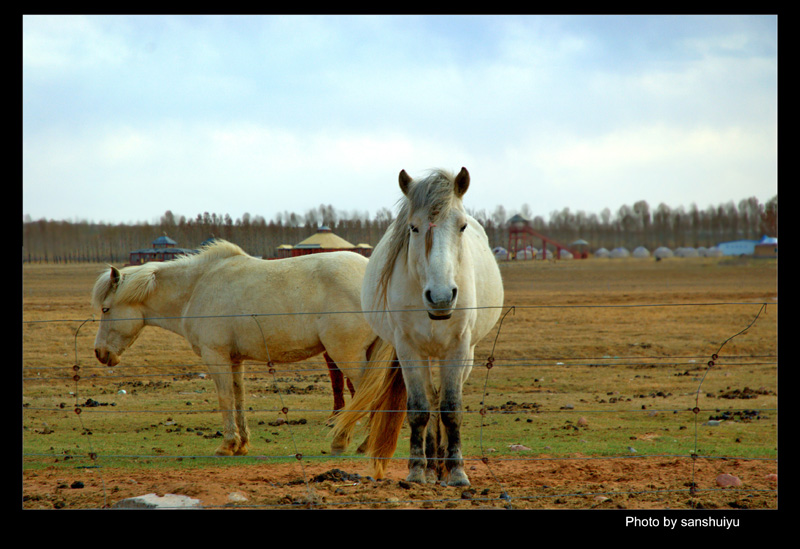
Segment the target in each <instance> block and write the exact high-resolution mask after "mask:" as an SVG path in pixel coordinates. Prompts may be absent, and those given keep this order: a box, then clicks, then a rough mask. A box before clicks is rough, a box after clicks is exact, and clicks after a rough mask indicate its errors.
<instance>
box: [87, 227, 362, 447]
mask: <svg viewBox="0 0 800 549" xmlns="http://www.w3.org/2000/svg"><path fill="white" fill-rule="evenodd" d="M367 262H368V260H367V259H366V258H365V257H363V256H361V255H359V254H356V253H353V252H329V253H318V254H310V255H305V256H300V257H295V258H287V259H281V260H277V261H268V260H263V259H257V258H255V257H252V256H250V255H248V254H246V253H245V252H244V251H243V250H242V249H241V248H239V247H238V246H236V245H235V244H231V243H229V242H226V241H223V240H218V241H216V242H215V243H213V244H211V245H210V246H208V247H205V248H204V249H203V250H202V251H201V253H199V254H197V255H187V256H183V257H180V258H178V259H175V260H172V261H167V262H163V263H159V262H151V263H146V264H144V265H137V266H129V267H125V268H123V269H121V270H118V269H116V268H115V267H110V268H109V269H108V270H107V271H105V272H104V273H103V274H101V275H100V277H99V278H98V279H97V282H96V283H95V285H94V289H93V291H92V305H93V306H94V307H95V308H96V309H99V310H101V311H102V316H101V319H100V327H99V328H98V330H97V337H96V339H95V355H96V356H97V359H98V360H99V361H100V362H101V363H103V364H108V365H109V366H115V365H116V364H118V363H119V361H120V355H121V354H122V353H123V352H124V351H125V350H126V349H127V348H128V347H130V345H131V344H132V343H133V342H134V341H135V340H136V338H137V337H138V336H139V333H140V332H141V331H142V329H143V328H144V327H145V326H159V327H161V328H164V329H167V330H169V331H172V332H174V333H176V334H179V335H181V336H183V337H184V338H186V340H187V341H188V342H189V344H190V345H191V346H192V349H193V350H194V352H195V353H196V354H197V355H199V356H200V357H201V358H202V360H203V362H204V363H205V365H206V367H207V368H208V371H209V372H210V374H211V377H212V378H213V380H214V383H215V385H216V389H217V396H218V398H219V406H220V409H221V411H222V418H223V431H222V432H223V442H222V444H221V445H220V446H219V447H218V448H217V450H216V453H217V455H244V454H246V453H247V451H248V445H249V441H250V431H249V429H248V427H247V421H246V419H245V415H244V375H243V374H244V372H243V366H242V361H243V360H258V361H264V362H266V361H272V362H273V363H285V362H297V361H300V360H304V359H307V358H310V357H313V356H316V355H318V354H320V353H324V354H325V358H326V360H327V361H328V363H329V367H332V368H333V367H335V365H331V364H330V363H331V362H334V363H336V364H338V365H341V366H344V368H343V369H344V370H345V371H346V372H347V376H348V380H352V381H353V382H354V383H355V384H356V386H357V385H358V380H359V379H360V377H361V373H362V370H363V368H364V364H365V362H366V361H367V360H368V358H369V356H370V355H371V352H372V350H373V349H374V348H375V347H377V343H378V342H377V340H376V339H377V338H376V336H375V334H374V333H373V332H372V330H371V329H370V327H369V325H368V324H367V323H366V322H365V320H364V317H363V315H362V313H361V301H360V292H361V281H362V279H363V276H364V271H365V269H366V265H367ZM348 311H350V312H348ZM333 312H336V313H338V314H331V313H333ZM332 377H333V376H332ZM342 404H343V403H342Z"/></svg>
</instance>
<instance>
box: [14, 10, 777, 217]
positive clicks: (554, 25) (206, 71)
mask: <svg viewBox="0 0 800 549" xmlns="http://www.w3.org/2000/svg"><path fill="white" fill-rule="evenodd" d="M22 31H23V32H22V54H23V55H22V69H23V70H22V91H23V94H22V95H23V104H22V107H23V109H22V123H23V134H22V152H23V155H22V175H23V180H22V191H23V192H22V213H23V216H26V215H29V216H30V217H31V218H33V219H34V220H36V219H41V218H46V219H57V220H88V221H95V222H105V223H122V222H125V223H128V222H136V221H146V222H151V223H152V222H156V221H157V220H158V219H159V218H160V217H161V215H162V214H163V213H164V212H165V211H166V210H171V211H172V212H173V213H174V214H175V215H177V216H180V215H185V216H186V217H187V218H193V217H196V216H197V214H199V213H203V212H211V213H217V214H226V213H227V214H230V215H231V217H233V218H234V219H236V218H239V217H241V216H242V215H243V214H244V213H245V212H247V213H249V214H251V215H252V216H256V215H261V216H264V217H265V218H266V219H268V220H269V219H274V217H275V214H276V213H278V212H284V211H289V212H296V213H298V214H303V213H305V212H306V211H307V210H309V209H312V208H317V207H318V206H319V205H321V204H324V205H332V206H333V207H334V208H336V209H337V210H340V211H344V212H353V211H358V212H368V213H369V215H370V216H373V215H374V214H375V213H376V212H377V211H378V210H379V209H381V208H390V209H394V207H395V204H396V201H397V199H398V198H399V192H400V191H399V189H398V186H397V174H398V172H399V171H400V170H401V169H406V170H407V171H408V172H409V173H410V174H411V175H422V174H424V173H425V171H426V170H427V169H429V168H434V167H443V168H448V169H451V170H454V171H457V170H458V169H460V168H461V166H466V167H467V169H468V170H469V171H470V174H471V176H472V184H471V186H470V190H469V192H468V193H467V195H466V196H465V204H466V206H467V207H468V208H472V209H475V210H480V209H485V210H486V211H487V212H489V213H491V212H492V211H494V209H495V208H496V206H498V205H503V206H504V207H505V208H506V209H507V210H515V209H519V208H520V207H521V206H522V204H528V205H529V207H530V210H531V211H532V212H533V214H534V215H541V216H542V217H544V218H545V219H549V215H550V213H551V212H552V211H554V210H559V211H560V210H563V209H564V208H569V209H570V210H571V211H573V212H576V211H581V210H582V211H585V212H587V213H592V212H594V213H600V212H601V211H602V210H603V209H604V208H606V207H607V208H609V209H610V210H611V211H612V212H616V211H617V210H618V209H619V207H620V206H621V205H623V204H628V205H632V204H633V203H634V202H636V201H638V200H646V201H647V202H648V203H649V204H650V206H651V208H655V207H657V206H658V204H660V203H662V202H663V203H665V204H667V205H668V206H670V207H677V206H681V205H683V206H686V207H688V206H689V205H690V204H692V203H695V204H697V206H698V207H699V208H701V209H703V208H706V207H707V206H709V205H715V206H716V205H719V204H722V203H725V202H727V201H733V202H735V203H737V204H738V202H739V201H740V200H741V199H744V198H749V197H751V196H755V197H756V198H758V199H759V200H760V201H761V202H762V203H763V202H766V201H767V200H769V199H770V198H772V197H773V196H775V195H776V194H777V192H778V183H777V171H778V169H777V164H778V160H777V140H778V138H777V122H778V97H777V95H778V94H777V79H778V67H777V64H778V63H777V57H778V51H777V50H778V38H777V17H776V16H624V17H623V16H487V15H481V16H324V17H323V16H117V15H110V16H73V15H70V16H39V15H35V16H24V17H23V19H22Z"/></svg>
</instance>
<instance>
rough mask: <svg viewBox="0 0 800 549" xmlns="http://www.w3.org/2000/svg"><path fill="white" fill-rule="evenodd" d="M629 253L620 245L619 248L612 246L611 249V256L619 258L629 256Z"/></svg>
mask: <svg viewBox="0 0 800 549" xmlns="http://www.w3.org/2000/svg"><path fill="white" fill-rule="evenodd" d="M630 256H631V253H630V252H629V251H628V249H627V248H623V247H622V246H620V247H619V248H614V249H613V250H611V258H612V259H615V258H621V257H630Z"/></svg>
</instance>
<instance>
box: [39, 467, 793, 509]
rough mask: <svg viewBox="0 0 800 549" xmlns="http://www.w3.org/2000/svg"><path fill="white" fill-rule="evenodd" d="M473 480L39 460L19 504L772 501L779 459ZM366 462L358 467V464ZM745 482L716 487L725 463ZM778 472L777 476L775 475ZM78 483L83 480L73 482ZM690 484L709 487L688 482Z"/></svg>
mask: <svg viewBox="0 0 800 549" xmlns="http://www.w3.org/2000/svg"><path fill="white" fill-rule="evenodd" d="M468 469H469V471H468V472H469V475H470V481H471V483H472V485H471V486H470V487H469V488H454V487H447V486H442V485H440V484H427V485H420V484H414V483H406V482H405V481H404V480H403V479H404V478H405V474H406V472H407V471H406V467H405V464H404V463H402V462H397V461H395V462H392V463H391V465H390V466H389V470H388V474H387V478H386V479H383V480H380V481H375V480H373V479H372V478H371V477H368V476H365V474H366V467H365V464H364V463H363V462H358V461H351V462H343V463H341V464H339V465H338V466H337V467H331V465H330V464H320V463H313V462H311V463H304V464H302V466H301V465H300V464H299V463H298V464H274V463H273V464H263V465H247V466H237V467H210V468H202V469H184V470H180V471H172V472H169V471H168V472H164V471H156V472H154V471H137V470H134V471H119V470H109V469H105V468H102V469H83V470H74V471H72V472H70V473H69V474H67V473H65V472H64V471H63V470H62V471H56V470H40V471H36V472H25V473H24V474H23V483H24V490H23V498H24V507H25V508H30V509H52V508H70V509H76V508H98V507H103V506H113V505H114V504H116V503H118V502H120V501H123V500H125V499H126V498H132V497H137V496H142V495H144V494H156V495H158V496H164V495H166V494H179V495H183V496H188V497H190V498H194V499H197V500H199V504H200V505H202V506H203V507H204V508H218V507H223V508H232V507H235V508H259V509H260V508H268V509H291V508H316V509H387V508H388V509H676V510H685V509H708V510H711V509H775V508H777V501H776V499H777V498H776V495H775V493H774V491H776V490H777V464H776V463H775V462H773V461H766V462H763V461H750V460H741V461H738V460H734V461H732V462H725V463H714V462H705V461H704V460H699V463H693V462H692V461H690V460H686V459H681V458H630V459H585V458H584V457H582V456H575V459H572V460H569V459H568V460H564V459H559V460H553V461H548V460H542V461H519V462H513V461H502V462H497V463H492V462H489V464H488V465H487V464H484V463H477V464H475V465H471V466H468ZM358 471H362V473H364V475H362V474H359V473H358ZM724 471H727V472H729V473H728V474H735V476H736V477H737V478H739V479H741V480H742V482H743V486H745V487H746V488H747V490H742V489H737V488H734V487H731V488H722V487H719V486H718V485H717V484H716V478H717V476H719V475H720V474H723V473H722V472H724ZM771 475H774V476H771ZM78 483H80V484H78ZM692 483H694V484H695V485H696V486H700V485H702V486H707V487H710V488H707V489H698V490H696V491H692Z"/></svg>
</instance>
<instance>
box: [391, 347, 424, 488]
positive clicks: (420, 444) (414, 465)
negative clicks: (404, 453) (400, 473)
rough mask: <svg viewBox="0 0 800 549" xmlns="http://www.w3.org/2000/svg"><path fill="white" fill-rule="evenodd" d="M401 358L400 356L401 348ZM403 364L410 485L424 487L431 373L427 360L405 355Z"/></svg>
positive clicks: (401, 363) (401, 360)
mask: <svg viewBox="0 0 800 549" xmlns="http://www.w3.org/2000/svg"><path fill="white" fill-rule="evenodd" d="M398 358H400V353H399V349H398ZM400 365H401V366H402V368H403V381H404V382H405V384H406V391H407V402H406V410H407V416H406V418H407V420H408V426H409V427H410V428H411V436H410V449H409V459H408V477H406V480H408V481H409V482H419V483H422V484H425V482H426V478H425V466H426V463H427V461H426V458H425V434H426V427H427V426H428V420H429V418H430V403H429V400H428V392H429V390H428V389H429V387H428V386H429V384H430V373H429V369H428V367H427V360H425V361H423V360H422V359H421V358H420V357H412V356H408V355H406V356H405V357H404V358H400Z"/></svg>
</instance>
